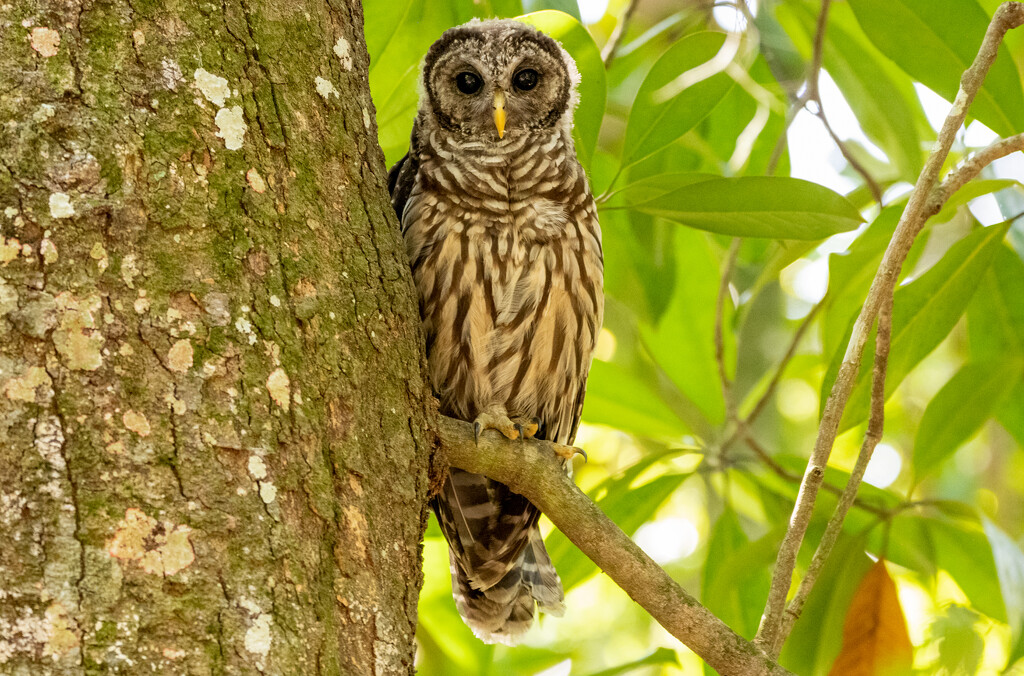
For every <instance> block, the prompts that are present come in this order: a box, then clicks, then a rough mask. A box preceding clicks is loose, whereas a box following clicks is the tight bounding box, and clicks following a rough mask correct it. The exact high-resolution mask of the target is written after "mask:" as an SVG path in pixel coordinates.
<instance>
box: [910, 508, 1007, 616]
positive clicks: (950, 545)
mask: <svg viewBox="0 0 1024 676" xmlns="http://www.w3.org/2000/svg"><path fill="white" fill-rule="evenodd" d="M903 518H907V519H918V520H919V521H920V522H921V524H922V525H923V526H924V527H925V530H926V533H927V535H928V538H929V539H930V541H931V545H932V551H933V552H934V553H935V564H936V567H937V568H939V569H940V570H945V571H946V572H947V573H949V575H950V577H952V578H953V580H954V581H955V582H956V583H957V585H959V587H960V589H962V590H963V592H964V594H965V595H966V596H967V598H968V599H970V604H971V606H972V607H973V608H975V609H977V610H979V611H980V612H982V613H985V614H986V615H988V616H989V617H991V618H992V619H994V620H996V621H998V622H1006V606H1005V604H1004V602H1003V594H1002V590H1001V588H1000V584H999V576H998V572H997V569H996V563H995V558H994V556H993V553H992V546H991V544H990V543H989V540H988V538H987V536H986V534H985V531H984V529H983V528H982V524H981V523H980V522H979V521H978V520H977V517H975V518H974V519H971V520H964V519H955V520H954V519H933V518H928V517H915V516H910V515H907V516H901V517H897V519H896V521H899V520H900V519H903Z"/></svg>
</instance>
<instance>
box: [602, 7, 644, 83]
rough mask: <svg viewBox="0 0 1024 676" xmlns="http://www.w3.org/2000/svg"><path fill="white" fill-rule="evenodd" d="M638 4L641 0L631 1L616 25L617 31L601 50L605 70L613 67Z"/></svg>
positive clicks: (609, 37)
mask: <svg viewBox="0 0 1024 676" xmlns="http://www.w3.org/2000/svg"><path fill="white" fill-rule="evenodd" d="M638 4H639V0H629V4H628V5H626V9H625V11H623V12H622V17H621V18H620V19H619V20H618V21H617V22H616V23H615V30H613V31H612V34H611V35H609V36H608V42H606V43H605V45H604V49H602V50H601V60H602V61H604V67H605V70H607V69H608V68H609V67H611V65H612V60H613V59H615V52H617V51H618V49H619V44H620V43H621V42H622V38H624V37H625V36H626V29H627V28H629V20H630V19H632V18H633V12H634V11H636V6H637V5H638Z"/></svg>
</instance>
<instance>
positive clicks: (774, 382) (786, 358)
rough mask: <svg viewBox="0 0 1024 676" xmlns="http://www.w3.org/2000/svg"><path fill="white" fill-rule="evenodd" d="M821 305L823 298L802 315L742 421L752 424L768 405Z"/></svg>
mask: <svg viewBox="0 0 1024 676" xmlns="http://www.w3.org/2000/svg"><path fill="white" fill-rule="evenodd" d="M826 298H827V296H826ZM823 307H825V298H822V299H821V300H819V301H818V302H817V303H815V304H814V307H812V308H811V311H810V312H808V313H807V316H806V317H804V320H803V321H802V322H801V323H800V326H798V327H797V329H796V332H795V333H794V334H793V338H792V340H790V342H789V347H788V348H787V349H786V354H784V355H783V356H782V361H780V362H779V366H778V368H776V369H775V374H774V375H773V376H772V379H771V382H769V383H768V387H767V389H765V391H764V394H762V395H761V398H760V399H758V400H757V403H756V404H754V408H752V409H751V410H750V415H748V416H747V417H746V420H745V421H744V422H746V424H747V425H752V424H754V421H755V420H757V417H758V416H759V415H761V412H762V411H764V407H765V406H767V405H768V402H769V401H771V398H772V396H773V395H774V394H775V390H776V389H777V388H778V386H779V382H781V381H782V376H783V374H784V373H785V371H786V367H787V366H789V362H791V361H792V360H793V357H795V356H796V350H797V348H798V347H799V346H800V341H802V340H803V338H804V334H806V333H807V329H809V328H810V327H811V324H813V323H814V318H815V317H817V316H818V313H819V312H820V311H821V309H822V308H823Z"/></svg>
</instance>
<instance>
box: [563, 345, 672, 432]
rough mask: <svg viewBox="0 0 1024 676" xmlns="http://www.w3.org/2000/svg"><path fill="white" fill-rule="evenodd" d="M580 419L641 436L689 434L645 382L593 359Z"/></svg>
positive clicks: (616, 366) (616, 367) (613, 366)
mask: <svg viewBox="0 0 1024 676" xmlns="http://www.w3.org/2000/svg"><path fill="white" fill-rule="evenodd" d="M583 416H584V420H586V421H587V422H591V423H598V424H602V425H610V426H612V427H616V428H618V429H620V430H623V431H626V432H632V433H633V434H637V435H639V436H642V437H654V438H679V437H680V436H682V435H684V434H686V433H687V432H688V431H689V428H688V427H687V425H686V424H685V423H684V422H683V421H682V420H680V419H679V417H678V416H677V415H676V414H675V413H674V412H673V411H672V409H671V408H670V407H669V406H668V405H667V404H666V403H665V402H664V400H663V399H662V398H661V396H660V395H659V394H658V392H656V391H655V390H653V389H651V387H650V386H649V385H648V383H647V382H646V381H645V380H643V379H641V378H637V377H636V376H634V375H633V374H631V373H630V372H629V371H628V370H626V369H625V368H623V367H622V366H619V365H618V364H612V363H610V362H606V361H601V360H599V359H595V360H594V363H593V365H591V367H590V376H589V377H588V378H587V398H586V406H584V407H583Z"/></svg>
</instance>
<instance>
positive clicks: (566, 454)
mask: <svg viewBox="0 0 1024 676" xmlns="http://www.w3.org/2000/svg"><path fill="white" fill-rule="evenodd" d="M577 454H579V455H582V456H583V462H587V452H586V451H584V450H583V449H582V448H576V447H575V446H566V445H565V444H555V455H557V456H558V457H560V458H564V459H565V460H572V459H573V458H575V457H576V455H577Z"/></svg>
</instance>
